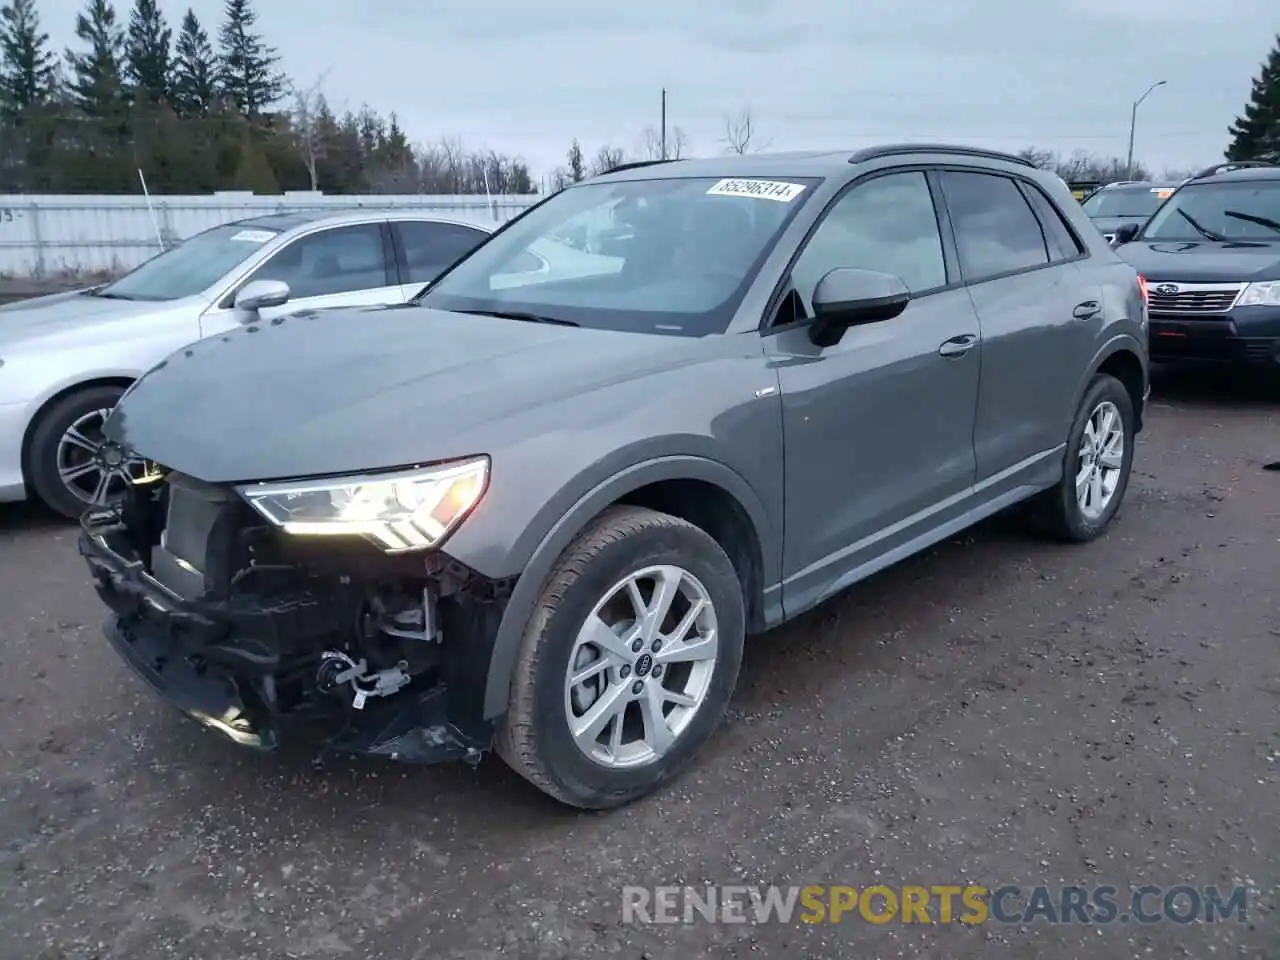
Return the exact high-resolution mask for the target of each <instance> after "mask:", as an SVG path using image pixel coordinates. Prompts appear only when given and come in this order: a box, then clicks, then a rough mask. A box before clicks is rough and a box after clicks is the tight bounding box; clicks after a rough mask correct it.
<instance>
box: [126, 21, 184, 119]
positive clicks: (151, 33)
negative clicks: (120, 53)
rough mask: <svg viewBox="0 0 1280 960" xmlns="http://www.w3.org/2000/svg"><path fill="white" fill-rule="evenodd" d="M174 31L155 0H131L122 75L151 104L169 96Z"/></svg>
mask: <svg viewBox="0 0 1280 960" xmlns="http://www.w3.org/2000/svg"><path fill="white" fill-rule="evenodd" d="M172 39H173V31H172V30H170V29H169V25H168V24H167V23H165V19H164V14H163V13H161V12H160V7H159V4H158V2H157V0H134V5H133V12H132V13H131V14H130V15H129V33H128V38H127V40H126V42H125V74H126V76H127V77H128V79H129V82H130V84H131V85H132V87H133V93H134V94H135V96H137V97H139V98H140V99H145V100H147V101H149V102H151V103H153V104H158V103H163V102H165V101H166V100H168V99H169V96H170V90H169V65H170V52H169V45H170V41H172Z"/></svg>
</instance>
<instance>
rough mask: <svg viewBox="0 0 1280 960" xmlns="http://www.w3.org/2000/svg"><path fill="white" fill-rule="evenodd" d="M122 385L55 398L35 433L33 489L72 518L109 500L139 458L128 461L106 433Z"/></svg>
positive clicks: (31, 451) (30, 450)
mask: <svg viewBox="0 0 1280 960" xmlns="http://www.w3.org/2000/svg"><path fill="white" fill-rule="evenodd" d="M123 393H124V388H123V387H112V386H102V387H86V388H85V389H83V390H77V391H76V392H74V393H70V394H68V395H67V396H65V397H63V398H62V399H60V400H58V401H57V402H55V403H54V404H53V405H52V406H50V407H49V408H48V409H47V410H45V411H44V412H43V413H42V414H40V416H39V418H38V419H37V421H36V423H35V427H34V429H33V430H32V432H31V443H30V446H29V447H28V452H27V468H28V471H29V475H30V483H31V487H32V490H33V491H34V492H35V494H36V496H37V497H39V498H40V499H41V500H42V501H44V503H46V504H47V505H48V506H49V507H51V508H52V509H54V510H56V511H57V512H58V513H60V514H62V515H63V516H64V517H70V518H72V519H75V518H78V517H79V516H80V515H81V514H82V513H84V511H86V510H88V509H89V508H90V507H94V506H103V505H105V504H108V503H111V502H112V501H114V500H115V499H117V498H118V497H119V496H120V494H121V493H123V491H124V489H125V487H126V485H127V477H128V475H129V474H130V473H131V472H132V473H137V472H138V471H139V469H140V468H141V467H142V463H141V461H136V460H130V459H129V458H127V457H125V455H124V453H123V451H121V450H120V448H119V447H118V446H116V445H115V444H114V443H111V442H110V441H108V440H107V439H106V438H105V437H104V436H103V434H102V426H103V424H104V423H106V420H107V417H108V416H110V415H111V411H112V409H113V408H114V407H115V405H116V402H117V401H118V400H119V399H120V396H121V394H123Z"/></svg>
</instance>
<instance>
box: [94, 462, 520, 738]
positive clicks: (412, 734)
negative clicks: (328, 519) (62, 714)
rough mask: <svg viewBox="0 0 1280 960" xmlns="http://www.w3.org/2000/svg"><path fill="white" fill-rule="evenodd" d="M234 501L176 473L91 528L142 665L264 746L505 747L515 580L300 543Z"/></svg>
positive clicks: (370, 550)
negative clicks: (499, 651) (504, 637)
mask: <svg viewBox="0 0 1280 960" xmlns="http://www.w3.org/2000/svg"><path fill="white" fill-rule="evenodd" d="M225 493H226V492H225V490H223V489H222V488H219V487H217V486H216V485H210V484H207V483H203V482H201V481H198V480H194V479H192V478H190V477H185V476H179V475H174V474H171V473H170V474H166V475H165V476H164V477H163V478H162V479H160V480H158V481H157V482H155V483H153V484H149V485H144V486H134V487H132V488H130V489H129V491H127V492H126V495H125V498H124V501H123V503H122V504H121V505H120V506H119V507H110V508H102V509H100V510H95V511H90V512H89V513H88V514H86V516H85V518H84V519H83V521H82V528H83V529H82V536H81V539H80V544H79V545H80V550H81V553H82V554H83V555H84V556H85V558H86V560H87V561H88V564H89V568H90V571H91V572H92V574H93V577H94V584H95V587H96V588H97V590H98V593H99V596H101V597H102V599H103V600H104V602H106V604H107V605H108V606H109V607H110V608H111V611H112V614H113V616H112V618H111V620H110V621H108V624H107V637H108V639H109V640H110V641H111V643H112V645H113V646H114V647H115V649H116V650H117V652H118V653H119V654H120V655H121V656H122V657H124V659H125V660H126V662H128V663H129V664H130V665H131V666H132V667H133V669H134V670H136V671H137V672H138V673H139V674H140V675H141V676H142V677H143V678H144V679H146V681H147V682H148V683H149V684H150V685H151V686H153V687H154V688H155V689H157V690H158V691H159V692H161V693H162V694H163V695H164V696H165V697H166V698H167V699H169V700H170V701H171V702H172V703H174V704H175V705H176V706H178V708H179V709H180V710H182V711H183V712H184V713H186V714H187V715H188V716H190V717H192V718H193V719H195V720H197V721H199V722H200V723H201V724H203V725H204V726H206V727H208V728H210V729H213V730H216V731H218V732H220V733H222V734H224V735H225V736H227V737H229V738H231V739H233V740H235V741H236V742H237V743H241V744H243V745H246V746H251V747H253V748H255V749H261V750H274V749H276V748H277V747H278V746H279V744H280V742H281V738H282V737H283V736H286V735H287V736H294V735H296V736H299V737H301V738H304V739H309V740H313V741H314V742H315V743H316V745H317V746H322V748H323V749H326V750H327V749H332V750H334V751H337V752H350V753H360V754H365V755H373V756H394V757H396V758H397V759H400V760H405V761H410V762H419V763H435V762H440V761H442V760H449V759H466V760H474V759H476V758H478V757H479V756H480V754H481V753H482V752H483V751H485V750H487V749H488V748H489V746H490V745H491V743H492V737H493V722H492V720H490V719H488V718H486V717H485V716H484V713H483V710H484V693H485V682H486V676H487V672H486V671H487V666H488V662H489V655H490V652H491V650H492V642H493V638H494V636H495V635H496V632H497V627H498V622H499V620H500V618H501V615H502V609H503V605H504V602H505V598H506V597H507V596H509V595H510V587H511V583H509V582H502V581H489V580H486V579H485V578H484V577H482V576H480V575H479V574H477V573H476V572H475V571H473V570H470V569H469V568H468V567H466V566H464V565H463V564H460V563H458V562H457V561H455V560H452V558H448V557H444V556H442V555H438V554H428V555H426V556H417V555H404V556H399V555H397V556H386V555H384V554H383V553H382V552H381V551H379V550H378V549H377V548H376V547H375V546H373V545H371V544H369V543H366V542H364V541H362V540H360V539H359V538H348V539H343V538H332V539H327V540H325V541H324V542H323V543H316V542H315V541H311V540H307V539H306V538H294V537H288V536H284V535H282V534H280V533H279V531H276V530H274V529H273V528H271V527H270V525H268V524H265V523H264V522H263V521H262V520H261V518H260V517H258V516H257V515H256V514H255V513H254V512H253V510H252V509H250V508H249V507H248V506H247V505H246V504H244V503H243V502H241V501H240V500H239V499H237V498H233V497H229V496H226V495H225ZM228 717H236V718H237V720H236V721H235V724H232V723H230V721H228V720H227V718H228Z"/></svg>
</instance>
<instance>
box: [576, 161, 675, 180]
mask: <svg viewBox="0 0 1280 960" xmlns="http://www.w3.org/2000/svg"><path fill="white" fill-rule="evenodd" d="M682 159H683V157H669V158H668V159H666V160H631V161H629V162H628V163H620V164H618V165H617V166H616V167H613V168H611V169H609V170H605V171H603V172H602V173H599V174H597V176H601V177H604V176H608V175H609V174H611V173H617V172H618V171H619V170H638V169H639V168H641V167H652V166H656V165H657V164H659V163H675V162H676V161H678V160H682Z"/></svg>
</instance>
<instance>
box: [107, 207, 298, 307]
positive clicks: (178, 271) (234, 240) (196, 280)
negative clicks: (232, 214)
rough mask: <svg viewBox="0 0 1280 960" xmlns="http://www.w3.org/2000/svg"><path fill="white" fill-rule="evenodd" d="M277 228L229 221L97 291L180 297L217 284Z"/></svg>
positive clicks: (124, 296)
mask: <svg viewBox="0 0 1280 960" xmlns="http://www.w3.org/2000/svg"><path fill="white" fill-rule="evenodd" d="M278 234H279V231H277V230H263V229H262V228H260V227H252V228H250V227H246V226H244V225H243V224H234V223H229V224H225V225H223V226H220V227H214V228H213V229H212V230H206V231H205V232H204V233H197V234H196V235H195V236H194V237H192V238H191V239H189V240H184V241H183V242H182V243H180V244H178V245H177V246H176V247H170V248H169V249H168V250H166V251H165V252H164V253H161V254H158V255H156V256H154V257H152V258H151V259H150V260H148V261H147V262H146V263H144V264H143V265H142V266H140V267H138V268H137V269H135V270H132V271H130V272H129V273H126V274H125V275H124V276H123V277H121V278H120V279H119V280H116V281H115V282H114V283H109V284H107V286H105V287H103V288H101V289H100V290H98V291H97V294H96V295H97V296H99V297H113V298H116V299H119V300H180V299H181V298H183V297H190V296H194V295H195V294H197V293H200V292H201V291H202V290H207V289H208V288H209V287H211V286H213V284H215V283H217V282H218V281H219V280H220V279H222V277H223V276H224V275H226V273H227V272H228V271H229V270H231V269H232V268H233V267H236V266H238V265H239V264H241V263H243V262H244V261H245V260H247V259H248V258H249V256H250V255H251V254H252V253H254V252H255V251H257V250H259V249H260V248H261V247H262V245H263V244H264V243H266V242H267V241H268V240H272V239H274V238H275V237H276V236H277V235H278Z"/></svg>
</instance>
